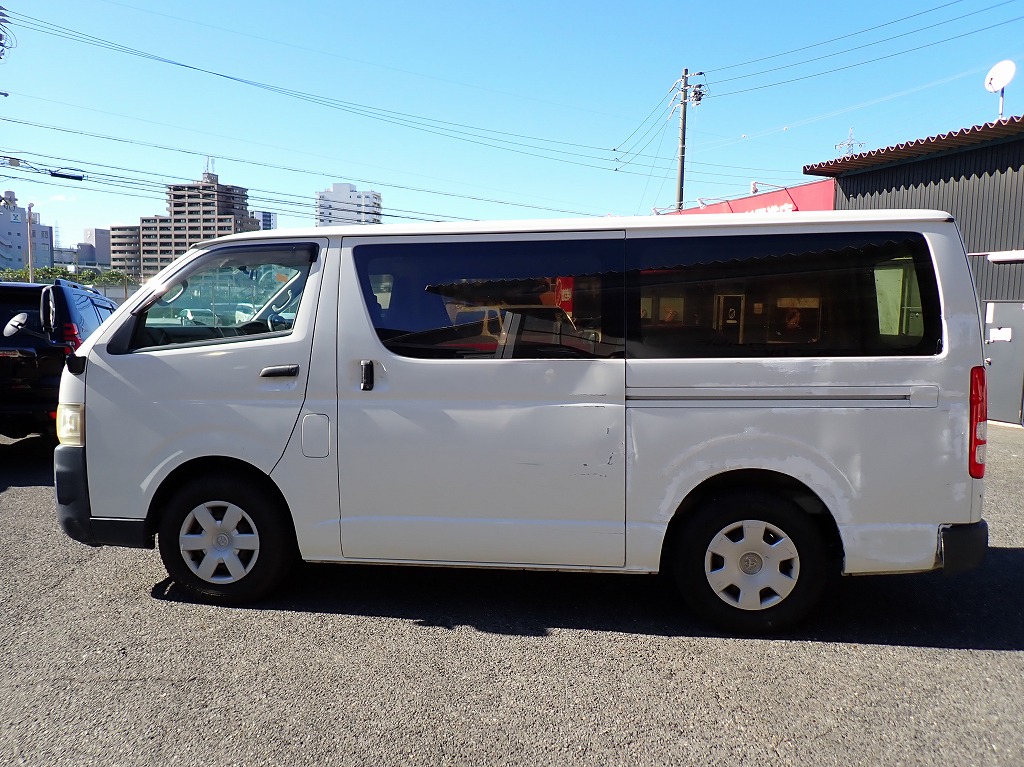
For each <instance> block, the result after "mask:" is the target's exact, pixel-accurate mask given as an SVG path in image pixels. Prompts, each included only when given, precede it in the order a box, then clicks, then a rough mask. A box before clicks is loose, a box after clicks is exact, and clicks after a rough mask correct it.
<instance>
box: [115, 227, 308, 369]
mask: <svg viewBox="0 0 1024 767" xmlns="http://www.w3.org/2000/svg"><path fill="white" fill-rule="evenodd" d="M316 258H317V248H316V246H314V245H287V246H281V245H272V246H253V245H243V246H233V247H226V248H220V249H217V250H213V251H211V252H209V253H208V254H206V255H205V256H203V257H200V258H198V259H196V261H195V262H194V263H193V264H192V265H191V268H188V269H185V270H184V271H182V272H179V273H178V274H176V275H175V277H174V279H173V280H172V281H171V282H169V283H168V284H167V285H165V286H162V287H161V288H160V289H159V291H158V293H157V294H154V296H153V297H152V298H151V299H150V300H149V301H147V302H146V303H144V304H143V305H142V308H143V310H144V311H142V312H141V313H139V315H138V321H137V324H136V327H135V333H134V336H133V340H132V343H131V348H132V349H142V348H154V347H156V348H159V347H163V346H174V345H180V344H207V343H225V342H233V341H242V340H247V339H250V338H254V337H265V336H268V335H287V334H288V333H290V332H291V329H292V325H293V324H294V322H295V314H296V312H297V310H298V307H299V302H300V300H301V298H302V293H303V289H304V288H305V285H306V280H307V278H308V276H309V272H310V269H311V267H312V264H313V262H315V261H316Z"/></svg>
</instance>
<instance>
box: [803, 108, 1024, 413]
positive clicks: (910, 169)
mask: <svg viewBox="0 0 1024 767" xmlns="http://www.w3.org/2000/svg"><path fill="white" fill-rule="evenodd" d="M803 170H804V173H806V174H808V175H811V176H830V177H832V178H834V179H835V180H836V189H835V208H836V210H870V209H880V208H931V209H935V210H945V211H948V212H949V213H952V214H953V216H954V217H955V218H956V220H957V223H958V224H959V225H960V231H961V233H962V234H963V238H964V244H965V245H966V247H967V251H968V253H972V254H978V255H973V256H972V257H971V259H970V260H971V266H972V268H973V270H974V277H975V289H976V290H977V292H978V299H979V301H980V303H981V305H982V308H983V312H984V314H985V331H986V336H985V339H986V354H987V355H988V356H989V357H990V359H991V360H992V362H991V366H990V374H989V387H990V392H989V413H990V415H991V417H993V418H994V419H996V420H1005V421H1013V422H1015V423H1021V421H1022V415H1024V404H1022V401H1024V254H1022V260H1021V261H1016V262H1012V261H1010V262H1006V261H993V260H990V259H989V258H987V254H989V253H997V252H1006V251H1024V117H1010V118H1007V119H1004V120H998V121H996V122H992V123H987V124H985V125H977V126H974V127H972V128H964V129H962V130H958V131H955V132H952V133H943V134H941V135H939V136H933V137H931V138H925V139H918V140H916V141H910V142H907V143H903V144H898V145H896V146H891V147H887V148H885V149H876V150H874V151H871V152H864V153H861V154H855V155H848V156H845V157H839V158H836V159H834V160H829V161H827V162H822V163H818V164H816V165H806V166H804V169H803Z"/></svg>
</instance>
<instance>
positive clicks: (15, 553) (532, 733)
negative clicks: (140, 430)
mask: <svg viewBox="0 0 1024 767" xmlns="http://www.w3.org/2000/svg"><path fill="white" fill-rule="evenodd" d="M989 433H990V446H989V465H988V484H987V496H986V513H985V516H986V518H987V519H988V521H989V524H990V533H991V538H990V544H991V549H990V551H989V556H988V558H987V560H986V562H985V563H984V564H983V565H982V567H981V568H979V569H978V570H976V571H972V572H970V573H967V574H965V575H961V576H956V577H945V576H943V575H942V574H940V573H931V574H926V575H915V576H901V577H887V578H857V579H843V580H842V581H841V582H840V583H839V584H837V585H836V586H835V587H834V588H833V589H832V591H831V592H830V594H829V597H828V600H827V605H826V607H825V608H824V609H823V610H821V611H819V612H818V613H816V614H815V615H814V617H813V619H812V620H811V621H809V622H808V623H807V624H805V625H804V626H803V627H802V628H801V629H800V630H798V631H796V632H794V633H791V634H787V635H784V636H779V637H773V638H769V639H749V638H733V637H726V636H721V635H719V634H717V633H715V632H713V631H710V630H708V629H707V628H706V627H705V626H703V625H701V624H699V623H697V622H695V621H693V620H692V619H691V618H690V617H689V616H688V615H687V614H686V613H685V612H683V610H682V608H680V607H678V606H676V605H675V603H674V600H673V598H672V594H671V591H670V590H669V589H668V588H667V587H666V586H665V585H663V584H662V583H661V582H660V581H659V580H658V579H657V578H653V577H645V576H634V577H629V576H612V575H581V574H579V575H578V574H556V573H525V572H518V573H517V572H511V573H502V572H487V571H473V570H447V569H405V568H393V567H366V566H363V567H359V566H330V565H305V566H303V567H301V568H299V570H298V572H296V574H295V575H294V577H293V579H292V581H291V583H290V584H289V586H288V588H287V589H286V590H285V591H284V592H283V593H281V594H280V595H279V596H278V597H276V598H274V599H273V600H272V601H269V602H265V603H261V604H260V605H259V606H257V607H253V608H243V609H235V608H230V609H229V608H215V607H210V606H206V605H203V604H196V603H194V602H192V601H189V600H187V599H186V598H184V597H183V596H182V595H181V594H180V593H179V592H177V591H176V589H175V588H174V587H173V585H171V584H169V583H168V582H167V581H166V579H165V574H164V571H163V569H162V567H161V565H160V562H159V558H158V557H157V555H156V553H155V552H152V551H137V550H126V549H109V548H103V549H91V548H88V547H85V546H82V545H80V544H77V543H75V542H73V541H71V540H70V539H69V538H67V537H66V536H64V534H63V533H60V532H59V531H58V530H57V528H56V523H55V520H54V515H53V488H52V477H51V471H52V464H51V460H50V450H51V447H52V446H51V445H49V444H48V443H47V442H46V441H45V440H42V439H40V438H28V439H25V440H21V441H18V442H12V441H10V440H2V441H0V588H2V594H3V599H2V605H0V647H2V648H3V649H2V654H3V669H4V673H3V675H2V677H0V764H15V765H64V764H66V765H156V764H160V765H254V764H281V765H303V764H309V765H314V764H315V765H334V764H339V765H343V764H351V765H366V764H374V765H409V764H414V765H421V764H422V765H428V764H429V765H438V764H460V765H461V764H466V765H469V764H473V765H481V764H552V765H556V764H557V765H575V764H579V765H618V764H622V765H633V764H651V765H657V764H674V765H684V764H694V765H713V764H723V765H724V764H727V765H731V766H735V765H745V764H755V765H762V764H800V765H808V764H816V765H855V764H863V765H869V764H870V765H875V764H879V765H896V764H907V765H930V764H934V765H1020V764H1024V575H1022V573H1024V493H1022V492H1021V489H1022V478H1024V472H1022V468H1024V430H1022V429H1019V428H1012V427H1006V426H1000V425H992V426H990V430H989ZM898 463H899V456H893V464H894V468H895V467H896V466H897V465H898Z"/></svg>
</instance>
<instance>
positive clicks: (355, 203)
mask: <svg viewBox="0 0 1024 767" xmlns="http://www.w3.org/2000/svg"><path fill="white" fill-rule="evenodd" d="M380 222H381V212H380V192H374V191H373V190H370V191H366V192H360V191H359V190H358V189H356V187H355V185H354V184H332V185H331V188H330V189H325V190H324V191H322V192H317V193H316V226H330V225H331V224H379V223H380Z"/></svg>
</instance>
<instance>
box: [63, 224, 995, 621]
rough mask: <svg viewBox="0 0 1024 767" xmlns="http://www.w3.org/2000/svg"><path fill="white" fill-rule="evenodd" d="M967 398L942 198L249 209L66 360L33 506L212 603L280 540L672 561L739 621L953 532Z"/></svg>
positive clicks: (970, 366) (339, 549) (281, 564)
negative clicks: (55, 434)
mask: <svg viewBox="0 0 1024 767" xmlns="http://www.w3.org/2000/svg"><path fill="white" fill-rule="evenodd" d="M239 302H244V303H251V304H252V305H253V307H254V312H253V313H252V315H251V317H243V318H242V319H241V321H238V319H237V317H232V316H230V315H225V314H224V313H218V312H216V311H212V309H213V308H215V307H217V306H225V305H232V304H237V303H239ZM179 306H188V307H189V308H191V309H192V310H195V311H198V310H199V309H201V308H203V307H210V309H211V311H210V313H209V314H207V315H206V316H207V317H210V316H212V317H213V320H212V321H211V322H210V324H194V323H182V322H181V320H180V318H179V316H178V314H179ZM498 317H500V322H498V321H497V318H498ZM232 320H235V321H234V322H232ZM223 323H229V324H223ZM985 408H986V400H985V369H984V360H983V356H982V336H981V329H980V317H979V313H978V307H977V302H976V299H975V293H974V288H973V284H972V278H971V273H970V270H969V268H968V263H967V258H966V256H965V253H964V248H963V244H962V242H961V239H960V236H959V233H958V231H957V228H956V225H955V224H954V222H953V221H952V219H951V218H950V217H949V216H948V215H947V214H945V213H938V212H930V211H902V212H891V211H885V212H846V213H806V214H804V213H793V214H787V215H785V216H771V215H764V214H761V215H756V214H755V215H749V216H748V215H730V216H685V217H674V216H666V217H660V218H621V219H616V218H602V219H596V220H573V221H534V222H517V223H511V222H502V223H493V222H492V223H472V224H461V223H460V224H448V223H445V224H430V225H409V226H404V225H403V226H399V225H395V226H390V225H389V226H353V227H341V228H316V229H307V230H293V231H269V232H256V233H249V234H240V235H232V236H229V237H224V238H222V239H218V240H215V241H211V242H206V243H203V244H201V245H199V246H197V247H196V248H194V249H193V250H192V251H191V252H189V253H188V254H187V255H185V256H184V257H182V258H180V259H178V260H177V261H175V263H173V264H172V265H170V266H169V267H167V268H166V269H165V270H164V271H162V272H161V273H160V274H159V275H158V276H157V277H156V278H155V279H154V280H152V281H151V282H150V283H149V285H147V286H146V288H144V289H143V290H141V291H140V292H139V293H138V294H137V295H136V296H133V297H132V298H131V299H130V300H129V301H127V302H126V303H125V304H124V305H123V306H122V307H121V308H120V309H119V310H118V312H117V313H116V314H115V315H114V316H113V317H112V318H111V319H110V320H108V321H107V322H106V323H105V324H104V326H103V327H102V328H101V329H100V331H99V332H97V333H96V334H94V335H93V336H92V337H91V338H90V339H89V340H88V341H86V343H85V344H84V345H83V346H82V347H81V349H79V350H78V352H77V354H76V355H75V356H74V357H72V358H71V360H70V361H69V364H68V369H67V370H66V372H65V373H64V376H63V380H62V384H61V391H60V413H59V432H60V440H61V445H60V446H59V447H58V448H57V449H56V454H55V473H56V494H57V514H58V517H59V520H60V523H61V525H62V526H63V529H64V530H65V531H66V532H67V533H68V535H70V536H71V537H72V538H74V539H76V540H79V541H82V542H84V543H88V544H90V545H118V546H136V547H148V548H153V547H154V545H155V544H156V543H159V547H160V553H161V556H162V558H163V560H164V563H165V565H166V567H167V570H168V572H169V573H170V575H171V576H172V578H173V579H174V581H175V582H177V583H178V584H180V585H181V586H183V587H185V588H186V589H189V590H191V591H192V592H195V593H196V594H198V595H202V596H204V597H206V598H209V599H212V600H214V601H218V602H225V603H230V602H240V601H245V600H253V599H257V598H259V597H261V596H263V595H265V594H266V593H267V592H268V590H270V589H271V588H272V587H274V586H275V585H276V584H278V583H279V582H280V581H281V579H282V577H283V575H284V574H285V572H286V570H287V568H288V566H289V565H290V564H292V563H293V562H294V561H296V560H297V559H300V558H301V559H303V560H307V561H316V562H329V561H330V562H364V563H400V564H420V565H444V566H471V567H504V568H531V569H551V570H577V571H601V572H610V571H615V572H623V573H658V572H661V571H666V572H668V573H671V576H672V577H673V578H674V580H675V582H676V583H678V586H679V590H680V593H681V596H682V598H683V599H684V600H685V601H686V602H687V603H688V604H689V605H690V606H691V608H693V609H695V610H696V611H697V612H698V613H699V614H701V615H703V616H704V617H706V618H707V619H709V620H711V621H713V622H715V623H717V624H719V625H723V626H726V627H729V628H730V629H733V630H738V631H764V630H770V629H777V628H779V627H783V626H788V625H791V624H792V623H793V622H794V621H796V620H797V619H799V618H801V617H802V616H803V615H804V614H805V613H806V612H807V611H808V610H809V609H810V608H811V607H813V605H814V604H815V602H816V601H817V600H818V599H819V597H820V596H821V595H822V593H823V590H824V588H825V585H826V583H827V581H828V580H829V578H830V576H832V575H833V574H838V573H843V574H847V575H854V574H862V573H865V574H866V573H906V572H919V571H925V570H932V569H934V568H939V567H945V568H946V569H947V570H961V569H965V568H968V567H971V566H974V565H976V564H977V563H978V562H980V560H981V558H982V557H983V555H984V552H985V549H986V546H987V526H986V524H985V522H984V521H983V520H982V518H981V512H982V485H983V480H982V477H983V475H984V445H985V421H986V410H985Z"/></svg>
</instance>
